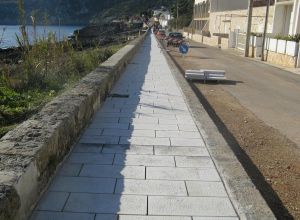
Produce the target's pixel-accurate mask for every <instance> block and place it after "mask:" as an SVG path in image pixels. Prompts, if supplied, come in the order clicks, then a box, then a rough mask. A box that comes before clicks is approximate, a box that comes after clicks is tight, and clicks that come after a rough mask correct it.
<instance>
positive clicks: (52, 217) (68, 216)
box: [30, 211, 113, 220]
mask: <svg viewBox="0 0 300 220" xmlns="http://www.w3.org/2000/svg"><path fill="white" fill-rule="evenodd" d="M94 218H95V214H87V213H68V212H48V211H36V212H34V213H33V214H32V216H31V218H30V220H94ZM103 220H104V219H103ZM105 220H110V219H109V218H106V219H105ZM111 220H113V219H111Z"/></svg>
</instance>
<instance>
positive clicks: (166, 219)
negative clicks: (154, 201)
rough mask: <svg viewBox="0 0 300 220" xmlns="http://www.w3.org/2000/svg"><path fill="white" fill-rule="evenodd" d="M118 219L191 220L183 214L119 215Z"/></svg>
mask: <svg viewBox="0 0 300 220" xmlns="http://www.w3.org/2000/svg"><path fill="white" fill-rule="evenodd" d="M119 220H192V218H191V217H184V216H141V215H120V217H119Z"/></svg>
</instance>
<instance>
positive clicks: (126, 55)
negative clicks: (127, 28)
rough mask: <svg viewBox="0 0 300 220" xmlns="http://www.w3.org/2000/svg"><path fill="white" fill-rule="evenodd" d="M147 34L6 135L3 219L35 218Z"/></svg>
mask: <svg viewBox="0 0 300 220" xmlns="http://www.w3.org/2000/svg"><path fill="white" fill-rule="evenodd" d="M146 35H147V33H146V34H144V35H142V36H141V37H140V38H138V39H136V40H134V41H132V42H131V43H129V44H128V45H126V46H125V47H123V48H122V49H121V50H120V51H118V52H117V53H116V54H114V55H113V56H112V57H111V58H109V59H108V60H107V61H106V62H104V63H103V64H101V65H100V66H99V67H98V68H97V69H95V70H94V71H93V72H91V73H90V74H88V75H87V76H85V77H84V78H83V79H82V80H81V81H80V82H78V83H77V85H76V86H75V87H74V88H72V89H70V90H68V91H66V92H64V93H63V94H62V95H60V96H58V97H56V98H55V99H54V100H53V101H52V102H50V103H48V104H47V105H46V106H45V107H44V108H43V109H42V110H41V111H40V112H39V113H38V114H36V115H34V116H33V117H32V118H31V119H30V120H28V121H25V122H24V123H22V124H21V125H19V126H18V127H17V128H16V129H14V130H13V131H10V132H9V133H8V134H6V135H5V136H4V137H3V138H2V139H1V140H0V220H11V219H18V220H19V219H20V220H23V219H24V220H25V219H27V218H28V217H29V215H30V213H31V210H32V208H33V206H34V205H35V203H36V202H37V200H38V199H39V197H40V195H41V193H42V192H43V191H44V190H45V188H46V187H47V184H48V182H49V180H50V179H51V177H52V176H53V174H54V173H55V170H56V168H57V165H58V164H59V163H60V162H61V161H62V160H63V159H64V157H65V155H66V154H67V153H68V152H69V150H70V148H71V146H72V145H73V143H74V142H75V141H76V140H77V137H78V136H79V135H80V133H81V131H82V129H83V128H85V127H86V126H87V125H88V123H89V122H90V120H91V118H92V117H93V116H94V114H95V112H96V111H97V109H98V108H99V107H100V106H101V104H102V103H103V102H104V100H105V98H106V97H107V95H108V94H109V92H110V91H111V89H112V87H113V85H114V84H115V82H116V81H117V80H118V78H119V76H120V74H121V72H122V70H123V69H124V67H125V66H126V65H127V64H128V63H129V62H130V60H131V59H132V58H133V56H134V55H135V54H136V52H137V50H138V48H139V47H140V45H141V43H142V42H143V40H144V39H145V37H146Z"/></svg>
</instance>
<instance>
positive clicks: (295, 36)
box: [275, 34, 300, 42]
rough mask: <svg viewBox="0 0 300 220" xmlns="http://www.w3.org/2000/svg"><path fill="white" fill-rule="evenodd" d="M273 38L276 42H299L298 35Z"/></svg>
mask: <svg viewBox="0 0 300 220" xmlns="http://www.w3.org/2000/svg"><path fill="white" fill-rule="evenodd" d="M275 38H276V39H278V40H287V41H295V42H299V41H300V34H295V35H288V36H282V35H276V36H275Z"/></svg>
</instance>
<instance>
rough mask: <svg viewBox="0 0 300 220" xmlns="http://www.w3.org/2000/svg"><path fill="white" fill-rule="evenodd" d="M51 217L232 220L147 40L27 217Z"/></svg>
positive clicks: (162, 62) (197, 137) (173, 86)
mask: <svg viewBox="0 0 300 220" xmlns="http://www.w3.org/2000/svg"><path fill="white" fill-rule="evenodd" d="M50 219H51V220H54V219H55V220H94V219H95V220H117V219H118V220H210V219H216V220H218V219H220V220H221V219H226V220H237V219H238V217H237V214H236V212H235V210H234V208H233V206H232V204H231V201H230V199H229V197H228V195H227V192H226V190H225V188H224V186H223V183H222V181H221V179H220V176H219V174H218V172H217V170H216V168H215V166H214V163H213V161H212V159H211V157H210V155H209V153H208V151H207V149H206V146H205V144H204V141H203V139H202V137H201V134H200V133H199V131H198V129H197V127H196V125H195V123H194V121H193V118H192V116H191V114H190V112H189V110H188V107H187V104H186V103H185V100H184V98H183V95H182V93H181V91H180V88H179V87H178V85H177V83H176V81H175V80H174V78H173V76H172V73H171V71H170V68H169V66H168V64H167V61H166V59H165V57H164V55H163V54H162V53H161V51H160V49H159V47H158V45H157V42H156V39H155V37H154V36H153V35H151V36H149V37H147V38H146V40H145V42H144V43H143V44H142V46H141V48H140V50H139V51H138V53H137V55H136V56H135V58H134V59H133V60H132V62H131V63H130V64H129V65H128V66H127V68H126V69H125V71H124V73H123V74H122V76H121V78H120V80H119V81H118V83H117V84H116V85H115V87H114V89H113V91H112V92H111V95H110V98H108V99H107V100H106V101H105V103H104V104H103V106H102V107H101V109H100V110H99V111H98V112H97V114H96V116H95V118H94V119H93V121H92V122H91V124H90V126H89V127H88V128H87V130H86V131H85V132H84V133H83V135H82V137H81V139H80V141H79V143H78V144H77V145H76V146H75V148H74V150H73V152H72V153H71V154H70V156H69V158H68V159H67V160H66V161H65V163H64V164H63V166H62V168H61V170H60V171H59V172H58V174H57V176H56V177H55V179H54V181H53V183H52V184H51V185H50V187H49V189H48V192H47V193H46V194H45V196H44V197H43V198H42V199H41V201H40V202H39V204H38V205H37V207H36V209H35V211H34V213H33V215H32V217H31V220H50Z"/></svg>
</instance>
